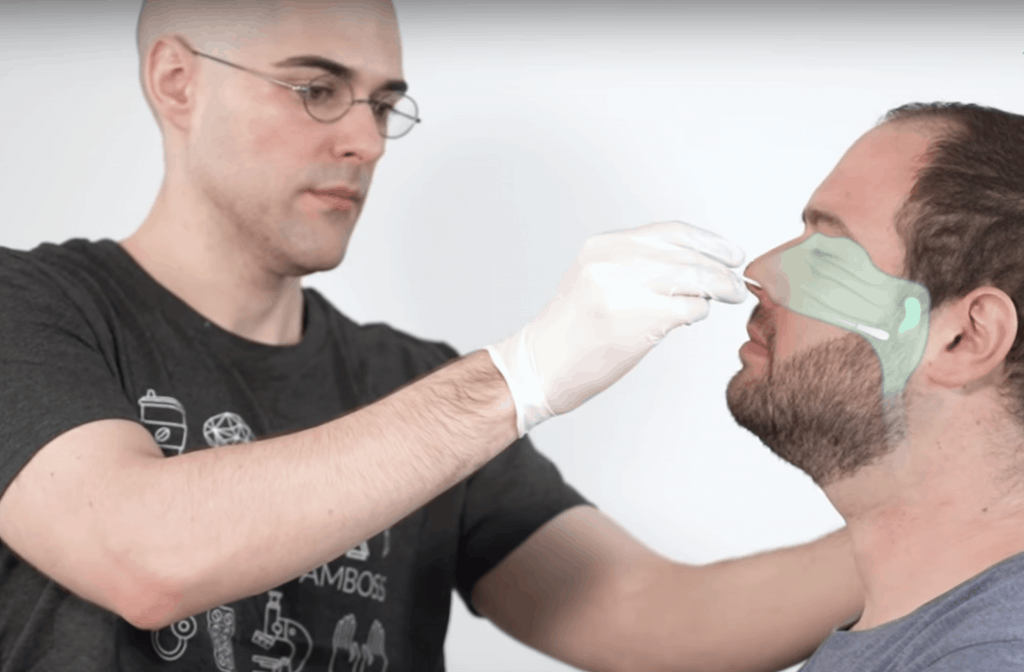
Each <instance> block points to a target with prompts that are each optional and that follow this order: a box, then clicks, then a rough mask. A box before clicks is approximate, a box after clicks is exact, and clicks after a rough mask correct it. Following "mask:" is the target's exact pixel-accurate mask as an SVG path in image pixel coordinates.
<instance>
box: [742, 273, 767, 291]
mask: <svg viewBox="0 0 1024 672" xmlns="http://www.w3.org/2000/svg"><path fill="white" fill-rule="evenodd" d="M743 281H744V282H749V283H750V284H752V285H753V286H754V287H757V288H758V289H764V287H762V286H761V283H760V282H758V281H757V280H752V279H751V278H748V277H747V276H745V275H744V276H743Z"/></svg>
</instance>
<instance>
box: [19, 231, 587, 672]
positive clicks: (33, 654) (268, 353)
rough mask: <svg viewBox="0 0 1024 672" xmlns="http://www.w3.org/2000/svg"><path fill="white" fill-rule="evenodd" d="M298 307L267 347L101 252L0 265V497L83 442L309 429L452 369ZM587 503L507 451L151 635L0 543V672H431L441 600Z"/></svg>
mask: <svg viewBox="0 0 1024 672" xmlns="http://www.w3.org/2000/svg"><path fill="white" fill-rule="evenodd" d="M304 297H305V311H304V333H303V338H302V340H301V342H300V343H298V344H297V345H294V346H284V347H275V346H268V345H263V344H258V343H255V342H252V341H248V340H245V339H242V338H239V337H237V336H235V335H233V334H231V333H229V332H227V331H224V330H222V329H220V328H218V327H217V326H216V325H214V324H211V323H210V322H208V321H206V320H205V319H204V318H203V317H202V316H201V315H199V314H198V313H196V312H195V311H194V310H192V309H191V308H190V307H189V306H188V305H187V304H185V303H184V302H182V301H181V300H180V299H178V298H177V297H176V296H174V295H173V294H171V293H170V292H169V291H167V290H166V289H165V288H164V287H162V286H161V285H160V284H158V283H157V282H156V281H155V280H154V279H153V278H152V277H150V276H149V275H148V274H146V273H145V272H144V271H143V269H142V268H141V267H140V266H138V265H137V264H136V263H135V261H134V260H133V259H132V258H131V257H130V256H129V255H128V254H127V253H126V252H125V251H124V250H123V249H122V248H121V247H120V246H118V245H117V244H116V243H115V242H113V241H110V240H103V241H98V242H89V241H86V240H71V241H68V242H66V243H64V244H61V245H51V244H45V245H41V246H39V247H38V248H36V249H34V250H32V251H30V252H20V251H13V250H8V249H5V248H0V495H2V493H3V492H4V491H5V490H6V488H7V486H8V485H9V484H10V482H11V481H12V480H13V479H14V477H15V476H16V475H17V474H18V472H19V471H20V470H21V468H22V467H23V466H24V465H25V464H26V463H27V462H28V461H29V460H30V459H31V458H32V456H33V455H34V454H35V453H36V451H38V450H39V449H40V448H41V447H43V446H44V445H46V444H47V443H48V442H49V441H50V440H52V439H53V438H55V437H57V436H58V435H60V434H62V433H64V432H65V431H67V430H69V429H71V428H73V427H75V426H78V425H81V424H83V423H87V422H91V421H95V420H100V419H106V418H124V419H129V420H133V421H137V422H140V423H141V424H142V425H143V426H145V427H146V428H147V429H148V430H149V431H150V432H151V433H152V435H153V437H154V439H155V441H156V442H157V444H158V445H160V447H161V448H162V449H163V451H164V453H165V455H166V456H167V458H168V459H174V456H176V455H179V454H180V453H182V452H188V451H194V450H205V449H208V448H211V447H216V446H221V445H228V444H238V443H245V442H249V441H253V440H256V439H259V438H260V437H264V436H268V435H278V434H281V433H287V432H292V431H297V430H300V429H306V428H309V427H313V426H316V425H319V424H322V423H324V422H327V421H329V420H331V419H333V418H336V417H338V416H339V415H342V414H343V413H345V412H347V411H350V410H353V409H355V408H358V407H360V406H362V405H364V404H367V403H370V402H372V401H373V400H375V399H378V398H380V397H382V396H384V395H386V394H388V393H390V392H391V391H393V390H395V389H396V388H398V387H400V386H402V385H403V384H405V383H407V382H409V381H411V380H413V379H415V378H417V377H419V376H421V375H424V374H426V373H428V372H429V371H431V370H432V369H434V368H436V367H437V366H439V365H441V364H443V363H444V362H445V361H447V360H449V359H451V358H453V357H456V356H457V353H456V352H455V351H454V350H453V349H452V348H451V347H449V346H447V345H445V344H443V343H434V342H427V341H423V340H419V339H416V338H414V337H412V336H409V335H407V334H405V333H403V332H401V331H398V330H396V329H393V328H390V327H388V326H386V325H383V324H370V325H357V324H355V323H354V322H352V321H351V320H349V319H347V318H346V317H344V316H343V315H342V314H341V313H339V312H338V311H337V310H336V309H335V308H333V307H332V306H331V305H330V303H328V302H327V300H326V299H324V297H323V296H321V295H320V294H319V293H317V292H316V291H314V290H312V289H305V290H304ZM381 477H382V478H387V475H386V474H381ZM338 482H339V487H343V483H344V474H338ZM294 496H295V497H301V496H302V493H301V492H296V493H295V494H294ZM588 503H589V502H587V501H586V500H584V499H583V498H582V497H581V496H580V495H579V494H578V493H577V492H576V491H575V490H574V489H573V488H571V487H570V486H568V485H567V484H566V483H565V482H563V480H562V478H561V476H560V475H559V473H558V470H557V469H556V468H555V466H554V465H553V464H552V463H551V462H550V461H549V460H547V459H546V458H544V457H543V456H542V455H540V454H539V453H538V452H537V451H536V450H535V449H534V448H533V446H532V445H531V443H530V441H529V440H528V439H522V440H519V441H516V442H515V443H513V444H512V446H511V447H509V448H508V449H507V450H505V451H504V452H502V453H501V454H500V455H499V456H498V457H496V458H495V459H494V460H492V461H491V462H490V463H488V464H487V465H486V466H484V467H483V468H482V469H480V470H479V471H477V472H476V473H475V474H473V475H472V476H471V477H469V478H468V479H466V480H465V481H463V482H461V483H459V484H458V485H457V486H455V487H453V488H452V489H450V490H449V491H447V492H445V493H443V494H442V495H440V496H439V497H437V498H436V499H435V500H433V501H432V502H430V503H429V504H427V505H426V506H424V507H423V508H421V509H419V510H417V511H415V512H413V513H412V514H410V515H409V516H408V517H406V518H405V519H403V520H401V521H400V522H398V523H396V524H395V525H394V526H393V527H391V528H390V529H388V530H385V531H383V532H381V533H380V534H379V535H377V536H376V537H374V538H372V539H368V540H366V541H365V542H362V543H360V544H358V545H356V546H355V547H354V548H352V549H351V550H349V551H348V552H346V553H345V554H344V555H342V556H341V557H339V558H337V559H335V560H333V561H332V562H329V563H327V564H325V565H323V566H321V567H317V568H314V569H311V570H310V571H309V572H308V573H307V574H305V575H304V576H302V577H300V578H299V579H297V580H294V581H291V582H289V583H287V584H284V585H282V586H279V587H277V588H276V589H274V590H271V591H268V592H267V593H264V594H261V595H255V596H253V597H250V598H247V599H244V600H240V601H238V602H233V603H230V604H225V605H222V606H220V607H217V608H214V609H211V610H209V611H207V612H205V613H200V614H196V615H194V616H192V617H190V618H186V619H183V620H181V621H179V622H177V623H175V624H174V625H173V626H171V627H168V628H164V629H163V630H159V631H156V632H149V631H143V630H138V629H136V628H134V627H133V626H131V625H130V624H129V623H128V622H126V621H124V620H123V619H121V618H119V617H118V616H116V615H115V614H112V613H110V612H108V611H105V610H104V609H101V608H100V607H98V606H96V605H94V604H92V603H89V602H86V601H84V600H82V599H80V598H78V597H76V596H75V595H72V594H70V593H69V592H68V591H66V590H65V589H63V588H62V587H61V586H59V585H57V584H56V583H54V582H53V581H51V580H50V579H49V578H47V577H46V576H44V575H43V574H41V573H39V572H38V571H37V570H36V569H35V568H33V567H32V566H31V565H29V564H27V563H26V562H24V561H23V560H21V558H19V557H18V556H17V555H16V554H15V553H13V552H12V551H11V549H10V548H8V547H7V546H6V545H4V544H3V543H2V542H0V672H14V671H15V670H18V671H22V670H40V671H41V670H60V671H62V672H63V671H64V670H76V671H78V672H85V671H87V670H104V671H110V670H124V671H126V672H132V671H135V670H211V671H213V670H219V671H220V672H235V671H238V672H243V671H244V672H249V671H251V670H275V671H278V672H288V671H290V672H300V671H301V670H329V671H330V672H341V671H342V670H344V671H345V672H348V671H349V670H360V671H365V672H370V671H371V670H383V669H384V668H385V666H386V668H387V669H389V670H393V671H395V672H397V671H400V670H443V669H444V657H443V643H444V636H445V632H446V630H447V626H448V615H449V607H450V605H451V593H452V589H453V588H455V589H457V590H458V592H459V594H460V595H461V596H462V599H463V600H464V601H465V603H466V605H467V606H468V607H469V608H470V609H472V604H471V602H470V598H471V595H472V590H473V586H474V584H475V583H476V581H477V580H478V579H479V578H480V577H482V576H483V575H484V574H485V573H487V572H488V571H489V570H490V569H491V568H493V567H494V566H495V565H496V564H497V563H498V562H500V561H501V560H502V559H503V558H504V557H505V556H506V555H508V553H510V552H511V551H512V550H513V549H515V548H516V547H517V546H518V545H519V544H520V543H522V542H523V541H524V540H525V539H526V537H528V536H529V535H530V534H531V533H532V532H534V531H535V530H537V528H539V527H540V526H542V525H543V524H544V523H546V522H547V521H549V520H550V519H552V518H553V517H555V516H556V515H558V514H559V513H561V512H562V511H564V510H566V509H568V508H570V507H572V506H576V505H579V504H588ZM167 505H168V506H173V505H174V502H167ZM280 505H281V506H288V502H287V501H283V502H281V503H280ZM153 524H154V525H159V520H154V521H153ZM474 613H475V612H474Z"/></svg>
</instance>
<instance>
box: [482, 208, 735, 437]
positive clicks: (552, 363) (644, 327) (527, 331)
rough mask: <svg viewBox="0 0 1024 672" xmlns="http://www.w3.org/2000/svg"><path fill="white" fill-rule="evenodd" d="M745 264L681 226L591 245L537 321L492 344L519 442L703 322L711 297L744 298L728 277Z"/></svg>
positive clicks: (646, 229)
mask: <svg viewBox="0 0 1024 672" xmlns="http://www.w3.org/2000/svg"><path fill="white" fill-rule="evenodd" d="M743 257H744V254H743V251H742V250H741V249H740V248H738V247H737V246H736V245H734V244H732V243H730V242H729V241H727V240H725V239H724V238H722V237H720V236H718V235H716V234H714V233H711V232H709V231H705V230H703V229H699V228H697V227H695V226H691V225H689V224H684V223H682V222H662V223H658V224H649V225H647V226H641V227H639V228H636V229H630V230H626V231H616V232H613V233H605V234H601V235H598V236H594V237H592V238H590V239H588V240H587V242H586V243H585V244H584V246H583V251H582V252H580V254H579V256H578V257H577V259H576V262H575V264H574V265H573V266H572V268H571V269H570V270H569V272H568V273H566V274H565V276H564V278H563V279H562V282H561V284H560V285H559V287H558V295H557V296H556V297H555V299H554V300H552V301H551V303H549V304H548V305H547V307H546V308H545V309H544V310H543V311H542V312H541V313H540V315H538V316H537V317H536V318H535V319H534V320H533V321H532V322H530V323H529V324H527V325H526V326H525V327H524V328H523V329H522V330H521V331H519V332H518V333H516V334H514V335H512V336H511V337H509V338H508V339H506V340H504V341H502V342H500V343H497V344H495V345H489V346H487V352H488V353H489V354H490V355H491V359H492V360H493V361H494V365H495V366H496V367H497V368H498V370H499V371H501V374H502V375H503V376H504V377H505V380H506V381H507V383H508V386H509V388H510V389H511V391H512V400H513V402H514V403H515V405H516V421H517V426H518V429H519V436H520V437H522V436H523V435H524V434H526V433H527V432H529V431H530V430H531V429H532V428H533V427H535V426H536V425H537V424H539V423H541V422H543V421H544V420H546V419H548V418H550V417H552V416H554V415H560V414H562V413H566V412H568V411H571V410H572V409H574V408H576V407H577V406H579V405H580V404H582V403H583V402H584V401H586V400H587V399H589V398H590V397H592V396H594V395H595V394H597V393H598V392H601V391H602V390H605V389H606V388H608V387H609V386H610V385H611V384H612V383H614V382H615V381H616V380H618V379H619V378H621V377H622V376H623V375H625V374H626V373H627V372H628V371H629V370H630V369H632V368H633V367H634V366H636V365H637V363H638V362H639V361H640V360H641V359H642V358H643V356H644V355H646V354H647V353H648V352H649V351H650V350H651V349H652V348H653V347H654V346H655V345H657V344H658V342H660V341H661V340H662V339H663V338H664V337H665V335H666V334H668V332H670V331H672V330H673V329H675V328H676V327H678V326H681V325H684V324H693V323H694V322H698V321H700V320H703V319H704V318H705V317H707V315H708V312H709V310H710V303H709V300H710V299H715V300H718V301H724V302H726V303H741V302H742V301H744V300H745V299H746V297H747V290H746V287H745V286H744V284H743V282H742V281H741V280H740V278H739V277H738V276H737V275H736V274H735V273H733V272H732V271H730V270H729V268H730V267H734V268H735V267H737V266H739V265H741V264H742V263H743Z"/></svg>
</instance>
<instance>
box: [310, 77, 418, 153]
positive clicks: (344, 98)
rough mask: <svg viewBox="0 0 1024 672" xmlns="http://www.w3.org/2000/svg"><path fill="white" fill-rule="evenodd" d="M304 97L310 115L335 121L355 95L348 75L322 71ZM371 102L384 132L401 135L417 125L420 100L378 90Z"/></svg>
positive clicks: (380, 127) (326, 120) (393, 135)
mask: <svg viewBox="0 0 1024 672" xmlns="http://www.w3.org/2000/svg"><path fill="white" fill-rule="evenodd" d="M303 99H304V102H305V104H306V110H307V111H309V114H310V116H312V117H313V118H314V119H318V120H319V121H325V122H332V121H335V120H337V119H339V118H340V117H341V116H343V115H344V114H345V113H346V112H348V110H349V108H350V107H351V106H352V101H353V100H354V99H355V95H354V94H353V93H352V87H351V86H349V84H348V82H346V81H345V80H344V79H341V78H340V77H335V76H334V75H321V76H320V77H317V78H315V79H313V80H312V81H311V82H310V83H309V90H308V91H307V92H306V94H305V95H304V96H303ZM370 106H371V108H372V109H373V115H374V117H375V118H376V120H377V129H378V130H379V131H380V133H381V135H384V136H386V137H389V138H399V137H401V136H403V135H405V134H406V133H408V132H409V131H411V130H412V127H413V126H415V125H416V119H417V117H418V113H419V110H418V109H417V106H416V102H415V101H413V99H412V98H409V97H408V96H405V95H403V94H401V93H399V92H397V91H384V92H382V93H379V94H376V95H375V96H374V97H373V98H372V102H371V103H370Z"/></svg>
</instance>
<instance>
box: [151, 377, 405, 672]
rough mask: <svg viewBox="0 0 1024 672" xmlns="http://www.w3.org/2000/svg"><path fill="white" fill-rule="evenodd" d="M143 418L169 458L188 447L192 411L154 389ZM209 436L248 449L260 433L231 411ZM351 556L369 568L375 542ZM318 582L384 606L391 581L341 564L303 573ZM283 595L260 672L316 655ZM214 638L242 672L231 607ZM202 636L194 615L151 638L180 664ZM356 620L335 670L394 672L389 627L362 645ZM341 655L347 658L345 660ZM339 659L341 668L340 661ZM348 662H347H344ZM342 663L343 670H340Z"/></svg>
mask: <svg viewBox="0 0 1024 672" xmlns="http://www.w3.org/2000/svg"><path fill="white" fill-rule="evenodd" d="M139 415H140V419H141V420H142V423H143V424H144V425H145V426H146V427H148V428H149V430H150V431H151V432H152V433H153V438H154V439H155V440H156V442H157V444H158V445H159V446H160V447H161V449H163V451H164V454H165V455H167V456H173V455H180V454H181V453H182V452H184V450H185V447H186V439H187V436H188V427H187V422H186V415H185V408H184V406H183V405H182V404H181V402H179V401H178V400H177V399H175V398H173V397H169V396H159V395H157V394H156V392H155V391H154V390H148V391H147V393H146V396H144V397H142V398H140V399H139ZM203 438H204V439H205V440H206V443H207V445H208V446H210V447H215V446H228V445H235V444H240V443H249V442H251V441H254V440H255V434H254V433H253V431H252V429H251V428H250V427H249V425H248V423H246V422H245V420H244V419H242V417H241V416H239V415H238V414H237V413H231V412H228V411H225V412H223V413H218V414H217V415H214V416H211V417H210V418H209V419H207V420H206V422H204V423H203ZM382 537H383V548H382V550H381V551H380V557H381V558H384V557H387V556H388V554H389V553H390V552H391V529H390V528H389V529H387V530H384V532H383V535H382ZM343 557H344V558H347V559H349V560H354V561H357V562H367V561H368V560H370V558H371V557H372V555H371V550H370V544H369V541H368V540H367V541H362V542H360V543H358V544H356V545H355V546H354V547H353V548H351V549H349V550H348V551H347V552H346V553H345V555H344V556H343ZM309 580H311V581H312V582H313V583H314V584H315V585H316V586H317V587H318V588H323V587H328V586H333V587H334V588H335V589H336V590H338V591H340V592H343V593H346V594H356V595H359V596H360V597H363V598H367V599H371V600H375V601H378V602H384V600H385V598H386V583H387V577H386V576H384V575H382V574H379V573H375V572H371V571H369V570H363V571H360V570H359V569H357V568H356V567H352V566H341V567H338V569H337V570H332V569H331V567H330V565H328V564H325V565H322V566H320V567H318V568H316V569H313V570H311V571H309V572H307V573H306V574H304V575H303V576H302V577H301V578H300V579H299V583H303V582H305V581H309ZM282 596H283V593H281V592H279V591H275V590H271V591H269V592H268V593H267V604H266V607H265V610H264V624H263V629H261V630H256V631H255V632H254V633H253V635H252V640H251V641H252V642H253V643H254V644H256V645H257V646H258V647H260V648H261V649H263V650H264V651H265V654H257V655H254V656H252V661H253V662H254V663H256V665H258V666H259V668H258V670H256V671H255V672H262V671H270V672H301V671H302V669H303V668H304V667H305V664H306V661H307V660H308V659H309V656H310V654H311V653H312V650H313V641H312V638H311V637H310V634H309V631H308V630H307V629H306V628H305V627H304V626H303V625H302V624H300V623H298V622H297V621H294V620H291V619H289V618H285V617H283V616H282V615H281V598H282ZM206 624H207V632H208V634H209V636H210V641H211V643H212V645H213V655H214V661H215V662H216V664H217V669H218V671H219V672H237V669H236V667H235V656H234V649H233V647H232V644H231V640H232V636H233V635H234V633H235V611H234V609H232V608H231V607H228V606H219V607H215V608H213V609H211V610H209V611H207V612H206ZM197 631H198V624H197V623H196V619H195V618H194V617H189V618H185V619H182V620H180V621H178V622H176V623H174V624H172V625H171V626H169V627H167V628H164V629H162V630H158V631H154V632H152V633H151V639H152V643H153V649H154V651H156V653H157V655H158V656H160V658H161V659H163V660H165V661H167V662H172V661H175V660H178V659H179V658H181V657H182V656H183V655H184V654H185V652H186V650H187V649H188V643H189V640H190V639H192V638H193V637H194V636H195V634H196V632H197ZM355 637H356V616H355V614H348V615H347V616H345V617H344V618H342V619H341V620H339V621H338V623H337V626H336V627H335V631H334V640H333V646H334V648H333V651H332V655H331V664H330V667H329V668H328V669H329V670H330V672H336V670H337V671H338V672H340V670H342V669H344V670H350V671H351V672H367V670H374V671H376V670H381V672H385V671H386V670H387V665H388V659H387V655H386V652H385V633H384V626H383V625H382V624H381V622H380V621H378V620H374V621H373V623H372V624H371V626H370V629H369V632H368V634H367V639H366V642H365V643H362V644H360V643H358V642H356V641H355ZM338 651H343V654H342V656H341V657H340V658H338ZM336 659H337V662H336ZM345 659H347V661H346V660H345ZM336 665H337V667H335V666H336Z"/></svg>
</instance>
